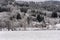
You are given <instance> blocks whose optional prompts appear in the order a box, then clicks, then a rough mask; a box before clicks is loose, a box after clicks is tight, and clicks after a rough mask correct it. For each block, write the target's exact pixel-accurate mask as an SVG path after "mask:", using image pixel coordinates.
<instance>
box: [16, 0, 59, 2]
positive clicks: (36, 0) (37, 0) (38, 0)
mask: <svg viewBox="0 0 60 40" xmlns="http://www.w3.org/2000/svg"><path fill="white" fill-rule="evenodd" d="M16 1H35V2H41V1H48V0H16ZM51 1H60V0H51Z"/></svg>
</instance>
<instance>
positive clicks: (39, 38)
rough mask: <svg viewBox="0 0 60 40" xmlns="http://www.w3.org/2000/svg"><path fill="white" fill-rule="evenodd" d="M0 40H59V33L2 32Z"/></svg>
mask: <svg viewBox="0 0 60 40" xmlns="http://www.w3.org/2000/svg"><path fill="white" fill-rule="evenodd" d="M0 40H60V31H56V30H55V31H14V32H12V31H9V32H8V31H6V32H4V31H2V32H0Z"/></svg>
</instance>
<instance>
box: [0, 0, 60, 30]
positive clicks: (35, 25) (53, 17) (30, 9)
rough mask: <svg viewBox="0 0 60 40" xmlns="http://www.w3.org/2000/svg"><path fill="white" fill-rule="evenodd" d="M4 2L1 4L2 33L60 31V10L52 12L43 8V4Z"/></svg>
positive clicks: (4, 0) (5, 0) (8, 0)
mask: <svg viewBox="0 0 60 40" xmlns="http://www.w3.org/2000/svg"><path fill="white" fill-rule="evenodd" d="M2 2H6V3H2ZM2 2H0V31H36V30H37V31H40V30H60V12H59V11H60V10H59V11H58V10H57V9H55V8H54V10H53V11H50V10H48V9H47V8H45V7H44V8H45V9H44V8H42V7H41V5H42V4H41V3H40V4H41V5H38V3H34V2H24V1H23V2H16V1H15V0H3V1H2ZM34 4H35V5H34ZM54 6H55V5H54Z"/></svg>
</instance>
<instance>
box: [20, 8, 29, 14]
mask: <svg viewBox="0 0 60 40" xmlns="http://www.w3.org/2000/svg"><path fill="white" fill-rule="evenodd" d="M27 10H28V8H20V11H21V12H24V13H27Z"/></svg>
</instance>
